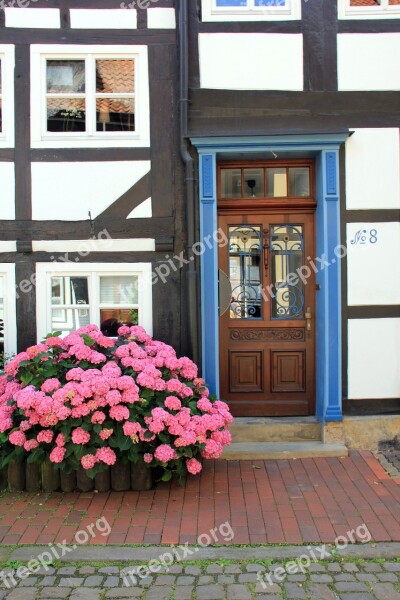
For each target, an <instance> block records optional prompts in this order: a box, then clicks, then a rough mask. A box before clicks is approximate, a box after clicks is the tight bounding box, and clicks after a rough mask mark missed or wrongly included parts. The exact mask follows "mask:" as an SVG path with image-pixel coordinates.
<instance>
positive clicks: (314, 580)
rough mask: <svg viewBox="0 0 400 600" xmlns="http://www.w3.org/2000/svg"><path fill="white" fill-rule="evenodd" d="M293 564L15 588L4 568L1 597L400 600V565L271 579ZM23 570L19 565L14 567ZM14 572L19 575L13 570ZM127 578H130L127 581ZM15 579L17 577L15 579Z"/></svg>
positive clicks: (52, 581)
mask: <svg viewBox="0 0 400 600" xmlns="http://www.w3.org/2000/svg"><path fill="white" fill-rule="evenodd" d="M285 565H286V568H288V563H285V562H281V563H276V564H275V563H270V561H257V562H247V561H246V562H233V561H224V560H219V561H216V562H210V561H201V562H200V563H194V562H193V563H192V564H184V565H181V564H174V565H171V566H170V567H168V571H166V570H164V572H161V571H158V572H157V573H156V574H154V575H153V576H151V577H145V578H142V579H140V578H138V583H139V584H138V585H130V586H127V585H126V583H128V584H129V581H130V582H131V583H132V582H133V579H132V578H131V579H129V575H128V579H126V573H127V572H128V573H129V572H131V569H132V568H133V567H134V565H128V566H127V565H121V564H120V565H115V564H114V565H112V566H111V565H109V566H99V565H97V566H92V565H84V566H82V564H73V565H72V564H68V566H62V567H59V568H54V567H50V566H49V567H48V568H46V569H43V568H42V569H41V570H40V571H39V572H38V573H36V574H35V575H32V576H31V575H29V576H27V577H25V578H24V579H22V580H19V583H18V585H17V586H16V587H13V588H10V589H7V588H6V585H5V584H6V583H7V582H8V584H10V583H11V582H12V579H13V576H12V573H13V570H12V569H11V568H3V571H2V573H3V581H2V583H1V588H0V590H1V591H0V598H1V600H3V598H7V599H8V600H37V599H40V600H42V599H43V600H45V599H46V600H47V599H48V600H50V599H54V598H69V599H71V600H103V599H106V598H140V599H143V600H225V599H226V600H252V599H257V600H278V599H280V598H283V599H287V600H292V599H293V600H301V599H309V600H339V599H340V600H400V562H397V561H385V560H384V559H381V560H376V561H368V560H366V561H362V560H357V561H351V562H350V561H349V560H347V561H346V559H345V560H343V561H339V560H337V561H335V562H333V561H330V562H321V563H313V564H311V565H310V566H309V568H308V569H307V570H306V569H305V573H304V574H303V573H298V574H296V575H290V574H287V573H284V575H283V576H282V575H280V577H281V579H283V577H284V580H283V581H282V582H280V583H277V582H274V581H273V580H274V577H272V583H270V582H269V581H268V578H267V577H266V576H267V575H269V574H271V573H272V572H273V571H274V570H275V569H276V568H277V567H282V566H285ZM15 568H18V567H17V566H16V565H14V569H15ZM14 574H15V571H14ZM124 575H125V579H124ZM14 580H15V581H16V575H14Z"/></svg>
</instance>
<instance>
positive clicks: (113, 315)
mask: <svg viewBox="0 0 400 600" xmlns="http://www.w3.org/2000/svg"><path fill="white" fill-rule="evenodd" d="M115 321H118V324H117V323H115ZM100 323H101V329H102V330H103V329H104V330H105V329H106V328H107V329H108V330H110V328H112V327H113V326H114V327H117V328H118V327H119V325H121V324H123V323H129V324H132V325H137V324H138V309H137V308H101V309H100ZM111 331H112V330H111ZM107 333H109V335H116V333H115V334H114V333H110V332H109V331H108V332H107Z"/></svg>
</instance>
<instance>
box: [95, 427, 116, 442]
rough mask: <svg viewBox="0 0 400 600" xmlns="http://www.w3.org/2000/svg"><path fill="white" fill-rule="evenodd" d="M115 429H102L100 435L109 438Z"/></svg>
mask: <svg viewBox="0 0 400 600" xmlns="http://www.w3.org/2000/svg"><path fill="white" fill-rule="evenodd" d="M113 432H114V430H113V429H102V430H101V431H100V433H99V436H100V437H101V439H102V440H104V441H105V440H108V438H109V437H111V436H112V434H113Z"/></svg>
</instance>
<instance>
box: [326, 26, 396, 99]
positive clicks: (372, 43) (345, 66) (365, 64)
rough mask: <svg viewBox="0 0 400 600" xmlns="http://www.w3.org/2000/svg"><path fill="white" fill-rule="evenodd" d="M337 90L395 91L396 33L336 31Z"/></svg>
mask: <svg viewBox="0 0 400 600" xmlns="http://www.w3.org/2000/svg"><path fill="white" fill-rule="evenodd" d="M337 42H338V48H337V53H338V86H339V90H347V91H348V90H366V91H367V90H399V89H400V69H399V68H398V57H399V56H400V33H340V34H339V35H338V40H337Z"/></svg>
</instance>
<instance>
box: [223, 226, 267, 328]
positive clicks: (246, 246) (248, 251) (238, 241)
mask: <svg viewBox="0 0 400 600" xmlns="http://www.w3.org/2000/svg"><path fill="white" fill-rule="evenodd" d="M261 252H262V246H261V227H249V226H248V225H241V226H239V227H229V279H230V282H231V286H232V298H231V304H230V312H229V316H230V318H231V319H259V318H260V317H261V316H262V315H261V298H260V292H261V281H262V277H261Z"/></svg>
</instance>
